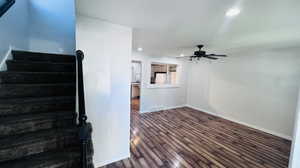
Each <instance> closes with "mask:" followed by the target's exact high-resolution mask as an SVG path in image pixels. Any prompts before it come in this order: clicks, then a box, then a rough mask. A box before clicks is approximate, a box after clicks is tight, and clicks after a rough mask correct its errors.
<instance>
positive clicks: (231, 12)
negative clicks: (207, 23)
mask: <svg viewBox="0 0 300 168" xmlns="http://www.w3.org/2000/svg"><path fill="white" fill-rule="evenodd" d="M240 12H241V10H240V9H238V8H231V9H229V10H228V11H227V12H226V16H229V17H232V16H236V15H238V14H239V13H240Z"/></svg>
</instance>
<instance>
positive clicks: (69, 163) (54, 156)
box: [0, 149, 80, 168]
mask: <svg viewBox="0 0 300 168" xmlns="http://www.w3.org/2000/svg"><path fill="white" fill-rule="evenodd" d="M79 163H80V150H78V149H66V150H60V151H50V152H43V153H40V154H36V155H32V156H29V157H24V158H21V159H17V160H13V161H8V162H4V163H0V167H1V168H21V167H22V168H53V167H55V168H56V167H59V168H79Z"/></svg>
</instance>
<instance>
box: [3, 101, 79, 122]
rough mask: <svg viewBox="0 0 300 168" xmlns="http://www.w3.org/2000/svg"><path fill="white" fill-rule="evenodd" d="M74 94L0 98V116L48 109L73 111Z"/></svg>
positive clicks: (39, 111) (40, 111) (47, 110)
mask: <svg viewBox="0 0 300 168" xmlns="http://www.w3.org/2000/svg"><path fill="white" fill-rule="evenodd" d="M75 103H76V97H75V96H57V97H38V98H13V99H0V117H3V116H8V115H21V114H28V113H42V112H50V111H75V106H76V105H75Z"/></svg>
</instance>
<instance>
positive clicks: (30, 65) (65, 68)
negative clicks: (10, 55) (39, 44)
mask: <svg viewBox="0 0 300 168" xmlns="http://www.w3.org/2000/svg"><path fill="white" fill-rule="evenodd" d="M6 65H7V70H8V71H10V72H75V70H76V63H61V62H59V63H57V62H55V63H53V62H35V61H34V62H33V61H16V60H7V61H6Z"/></svg>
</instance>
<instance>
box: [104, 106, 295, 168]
mask: <svg viewBox="0 0 300 168" xmlns="http://www.w3.org/2000/svg"><path fill="white" fill-rule="evenodd" d="M290 146H291V142H290V141H288V140H284V139H282V138H279V137H276V136H272V135H270V134H267V133H264V132H261V131H258V130H255V129H252V128H249V127H246V126H243V125H240V124H237V123H233V122H230V121H228V120H224V119H221V118H218V117H215V116H211V115H208V114H206V113H203V112H199V111H196V110H193V109H191V108H187V107H184V108H178V109H172V110H167V111H161V112H154V113H147V114H138V113H137V112H132V124H131V157H130V158H129V159H126V160H122V161H119V162H116V163H113V164H110V165H107V166H104V167H103V168H129V167H132V168H181V167H186V168H198V167H199V168H200V167H201V168H202V167H203V168H225V167H226V168H247V167H251V168H285V167H288V161H289V153H290Z"/></svg>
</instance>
